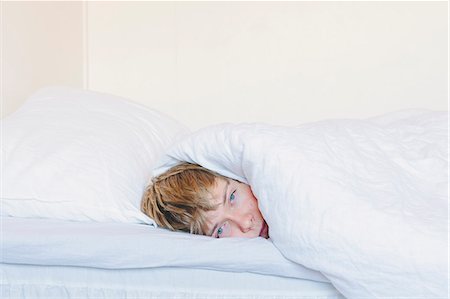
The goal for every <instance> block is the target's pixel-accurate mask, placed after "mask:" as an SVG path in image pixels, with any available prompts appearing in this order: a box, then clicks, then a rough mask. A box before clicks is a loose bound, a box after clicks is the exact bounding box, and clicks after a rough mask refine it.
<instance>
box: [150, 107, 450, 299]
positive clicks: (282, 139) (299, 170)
mask: <svg viewBox="0 0 450 299" xmlns="http://www.w3.org/2000/svg"><path fill="white" fill-rule="evenodd" d="M447 138H448V117H447V113H444V112H429V111H403V112H397V113H392V114H389V115H384V116H381V117H378V118H372V119H367V120H328V121H322V122H316V123H310V124H305V125H302V126H299V127H282V126H271V125H264V124H240V125H231V124H224V125H218V126H213V127H208V128H205V129H203V130H200V131H199V132H197V133H195V134H193V135H191V136H189V137H188V138H187V139H185V140H183V141H181V142H180V143H179V144H177V145H175V146H174V147H173V148H172V149H171V150H170V151H169V153H168V155H167V157H165V160H164V161H163V163H162V164H161V165H162V166H161V167H159V168H157V169H156V171H155V175H157V174H159V173H161V172H163V171H165V170H167V169H168V168H169V167H171V166H172V165H174V164H175V163H178V162H179V161H188V162H194V163H199V164H201V165H203V166H205V167H207V168H210V169H212V170H215V171H217V172H219V173H221V174H223V175H226V176H229V177H232V178H235V179H238V180H240V181H243V182H248V183H249V184H250V185H251V186H252V189H253V192H254V194H255V196H256V197H257V198H258V200H259V205H260V209H261V211H262V214H263V216H264V217H265V219H266V221H267V222H268V224H269V227H270V237H271V240H272V241H273V243H274V244H275V245H276V247H277V248H278V249H279V250H280V251H281V252H282V254H283V255H284V256H286V257H287V258H288V259H290V260H292V261H294V262H296V263H298V264H302V265H305V266H307V267H309V268H312V269H315V270H318V271H321V272H322V273H323V274H324V275H325V276H326V277H327V278H328V279H329V280H330V281H331V282H332V283H333V285H334V286H335V287H336V288H337V289H338V290H339V291H340V292H341V293H342V294H343V295H344V296H346V297H347V298H375V297H389V298H392V297H408V298H410V297H415V298H446V297H447V285H448V272H447V267H448V263H447V262H448V261H447V248H448V243H447V242H448V239H447V235H448V201H447V196H448V194H447V192H448V147H447V140H448V139H447Z"/></svg>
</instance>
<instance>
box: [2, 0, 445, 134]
mask: <svg viewBox="0 0 450 299" xmlns="http://www.w3.org/2000/svg"><path fill="white" fill-rule="evenodd" d="M65 3H66V4H61V3H58V5H61V6H64V5H66V7H67V8H68V11H67V12H66V14H67V16H64V14H63V15H61V13H60V12H58V13H56V12H54V14H55V15H52V13H51V9H49V6H50V7H51V6H53V5H56V4H49V6H45V5H44V6H45V7H46V8H45V9H46V12H45V13H47V14H48V16H47V18H43V19H46V20H48V21H46V22H47V23H48V22H52V20H53V22H54V24H57V26H47V28H46V29H45V30H41V29H39V27H38V28H36V29H33V30H37V32H34V33H32V32H29V31H27V30H28V29H27V30H22V31H23V32H22V33H21V36H22V37H23V39H27V40H29V43H30V44H29V46H30V47H33V45H35V44H36V45H39V46H41V47H44V48H45V49H54V47H55V46H57V45H59V46H60V47H63V43H61V42H60V40H61V39H67V40H68V45H69V46H64V49H58V51H53V52H52V51H50V52H46V51H41V52H46V55H35V53H34V51H31V54H30V53H28V54H29V55H31V56H30V57H29V59H30V61H28V62H27V61H25V62H24V61H19V59H15V60H14V59H12V60H11V59H10V58H9V57H5V54H4V55H3V56H4V57H3V60H4V61H6V62H7V64H6V66H7V65H9V66H10V67H9V69H8V68H7V70H8V71H7V72H6V73H12V72H14V67H15V66H16V65H18V66H19V69H20V68H22V71H21V73H26V71H24V67H27V66H28V67H29V66H30V65H32V66H33V68H32V69H33V73H40V72H43V73H44V78H48V79H50V80H38V77H33V78H32V76H28V77H26V80H25V81H24V80H23V78H21V77H20V76H15V77H11V78H10V79H8V80H9V81H7V80H3V81H4V84H3V85H4V86H5V90H7V89H8V88H9V89H11V90H12V88H11V86H12V87H16V88H15V90H19V89H18V88H17V87H18V86H21V85H22V84H23V85H24V86H25V87H26V91H27V93H28V91H29V90H31V89H34V86H37V85H40V84H41V83H44V82H43V81H45V83H46V84H47V82H48V81H52V80H54V82H52V83H53V84H60V83H62V82H61V81H66V82H67V83H68V84H66V85H71V86H78V85H80V84H81V82H82V81H84V82H85V87H87V88H89V89H92V90H96V91H101V92H106V93H112V94H116V95H121V96H124V97H127V98H131V99H133V100H135V101H137V102H140V103H143V104H145V105H147V106H150V107H153V108H156V109H159V110H162V111H164V112H166V113H168V114H170V115H172V116H173V117H175V118H177V119H179V120H180V121H182V122H184V123H186V124H188V125H189V126H190V127H192V128H198V127H201V126H204V125H208V124H212V123H217V122H224V121H232V122H252V121H264V122H271V123H276V124H296V123H301V122H305V121H311V120H317V119H323V118H340V117H367V116H372V115H376V114H379V113H384V112H388V111H393V110H398V109H405V108H417V107H424V108H430V109H440V110H442V109H447V88H448V86H447V82H448V70H447V67H448V61H447V59H448V56H447V55H448V54H447V53H448V41H447V36H448V28H447V25H448V21H447V2H195V3H192V2H126V1H121V2H105V1H101V2H97V1H95V2H85V3H83V4H81V2H73V3H68V4H67V2H65ZM40 4H41V3H37V4H36V6H34V8H31V6H30V7H29V8H27V9H29V10H32V11H33V14H34V15H36V14H37V15H41V13H40V12H39V13H38V12H37V10H43V9H44V8H42V7H40V8H37V6H40ZM9 5H10V4H9V3H7V4H6V5H5V4H3V6H4V8H3V11H4V13H5V12H6V15H7V16H8V17H11V13H10V12H9V11H8V9H7V8H8V6H9ZM83 5H85V6H84V7H83V8H82V6H83ZM69 7H72V12H70V11H69V10H70V9H69ZM22 9H23V7H22ZM33 14H32V15H33ZM56 14H58V16H56ZM60 19H64V20H65V23H64V24H63V23H61V22H59V21H57V20H60ZM3 22H4V23H5V21H3ZM14 22H16V23H17V22H19V23H20V22H21V23H20V24H22V23H23V24H29V25H31V24H34V22H33V21H32V18H29V17H27V18H21V19H20V18H18V17H17V16H14V15H13V17H12V20H9V19H7V20H6V24H8V23H11V24H13V23H14ZM66 22H67V23H66ZM82 28H85V29H86V30H85V31H84V33H85V35H83V36H82V32H81V31H83V30H82ZM4 30H5V28H4ZM11 30H12V29H9V31H11ZM14 30H15V29H14ZM39 30H40V31H39ZM7 32H8V29H7ZM42 35H45V38H43V39H42V38H41V36H42ZM80 39H81V40H80ZM6 41H8V40H7V39H6ZM4 42H5V38H4ZM18 48H19V49H20V45H19V44H18V43H17V45H15V44H10V45H8V46H7V49H6V51H4V52H5V53H6V54H7V53H8V51H9V53H12V52H14V51H16V50H17V49H18ZM83 48H84V49H85V51H84V52H83ZM66 51H67V52H66ZM60 53H63V54H60ZM83 53H84V54H85V55H84V59H83V58H82V56H83ZM8 55H11V54H8ZM8 55H6V56H8ZM55 55H59V56H57V58H56V59H55V57H54V56H55ZM83 64H84V67H85V72H83V69H82V67H83ZM49 66H50V67H49ZM58 72H59V73H58ZM6 73H4V77H5V76H6ZM33 76H34V75H33ZM80 76H82V77H83V78H82V79H80ZM5 78H6V77H5ZM28 78H30V79H29V80H30V81H27V80H28ZM71 80H73V81H71ZM48 83H49V84H50V82H48ZM30 86H33V88H29V87H30ZM23 94H25V92H23ZM5 98H6V97H5ZM16 98H18V97H16ZM16 98H14V97H11V99H13V100H14V103H18V101H17V100H16ZM9 110H10V109H9Z"/></svg>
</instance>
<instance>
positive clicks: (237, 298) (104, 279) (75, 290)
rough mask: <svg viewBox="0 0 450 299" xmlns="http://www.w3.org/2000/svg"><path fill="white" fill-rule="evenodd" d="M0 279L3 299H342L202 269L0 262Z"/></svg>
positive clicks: (263, 278)
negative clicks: (91, 266) (101, 267)
mask: <svg viewBox="0 0 450 299" xmlns="http://www.w3.org/2000/svg"><path fill="white" fill-rule="evenodd" d="M0 277H1V278H2V279H1V282H0V297H1V298H2V299H30V298H43V299H50V298H54V299H62V298H80V299H81V298H84V299H86V298H92V299H101V298H105V299H111V298H118V299H119V298H120V299H123V298H135V299H138V298H139V299H144V298H145V299H150V298H159V299H171V298H173V299H180V298H183V299H190V298H193V299H194V298H195V299H225V298H226V299H312V298H320V299H343V297H342V295H340V294H339V293H338V291H337V290H336V289H335V288H334V287H333V286H332V285H331V284H330V283H323V282H314V281H310V280H302V279H295V278H285V277H278V276H270V275H260V274H253V273H236V272H224V271H213V270H204V269H188V268H167V267H165V268H147V269H96V268H83V267H64V266H33V265H11V264H0Z"/></svg>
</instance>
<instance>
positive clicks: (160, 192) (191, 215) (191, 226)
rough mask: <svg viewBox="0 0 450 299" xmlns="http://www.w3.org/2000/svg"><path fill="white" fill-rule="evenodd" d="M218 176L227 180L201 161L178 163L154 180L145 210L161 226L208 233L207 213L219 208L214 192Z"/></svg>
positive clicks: (147, 196)
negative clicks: (199, 162)
mask: <svg viewBox="0 0 450 299" xmlns="http://www.w3.org/2000/svg"><path fill="white" fill-rule="evenodd" d="M216 178H224V179H226V178H225V177H223V176H221V175H219V174H217V173H215V172H213V171H210V170H208V169H206V168H203V167H201V166H200V165H197V164H191V163H186V162H183V163H181V164H178V165H176V166H174V167H172V168H171V169H169V170H168V171H167V172H165V173H163V174H161V175H159V176H158V177H155V178H153V179H152V181H151V183H150V184H149V185H148V186H147V188H146V190H145V193H144V196H143V198H142V202H141V210H142V211H143V212H144V213H145V214H146V215H148V216H149V217H150V218H152V219H153V220H155V222H156V224H157V225H159V226H162V227H165V228H168V229H170V230H174V231H185V232H190V233H191V234H200V235H204V234H206V233H207V231H206V229H207V228H206V220H207V219H206V212H208V211H211V210H215V209H216V208H217V204H215V203H214V201H213V195H212V193H211V192H212V188H213V187H214V186H215V184H216Z"/></svg>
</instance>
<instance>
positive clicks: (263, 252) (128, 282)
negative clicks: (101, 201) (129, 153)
mask: <svg viewBox="0 0 450 299" xmlns="http://www.w3.org/2000/svg"><path fill="white" fill-rule="evenodd" d="M0 220H1V231H2V234H1V237H2V242H1V246H2V248H1V249H2V255H1V264H0V269H1V277H2V281H1V295H2V298H31V297H32V298H116V297H117V298H318V297H320V298H343V297H340V296H341V295H339V293H338V291H337V290H336V289H335V288H334V287H333V286H332V285H331V284H330V283H329V282H328V280H327V279H326V278H325V277H324V276H323V275H322V274H320V273H319V272H316V271H313V270H310V269H308V268H305V267H303V266H301V265H298V264H295V263H292V262H291V261H289V260H287V259H286V258H284V257H283V255H281V253H280V252H279V251H278V250H277V249H276V247H275V246H274V245H273V243H272V242H271V241H270V239H269V240H266V239H263V238H255V239H239V238H224V239H214V238H211V237H206V236H199V235H190V234H186V233H177V232H170V231H168V230H165V229H160V228H154V227H151V226H148V225H139V224H123V223H95V222H71V221H62V220H53V219H32V218H17V217H3V218H0Z"/></svg>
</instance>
